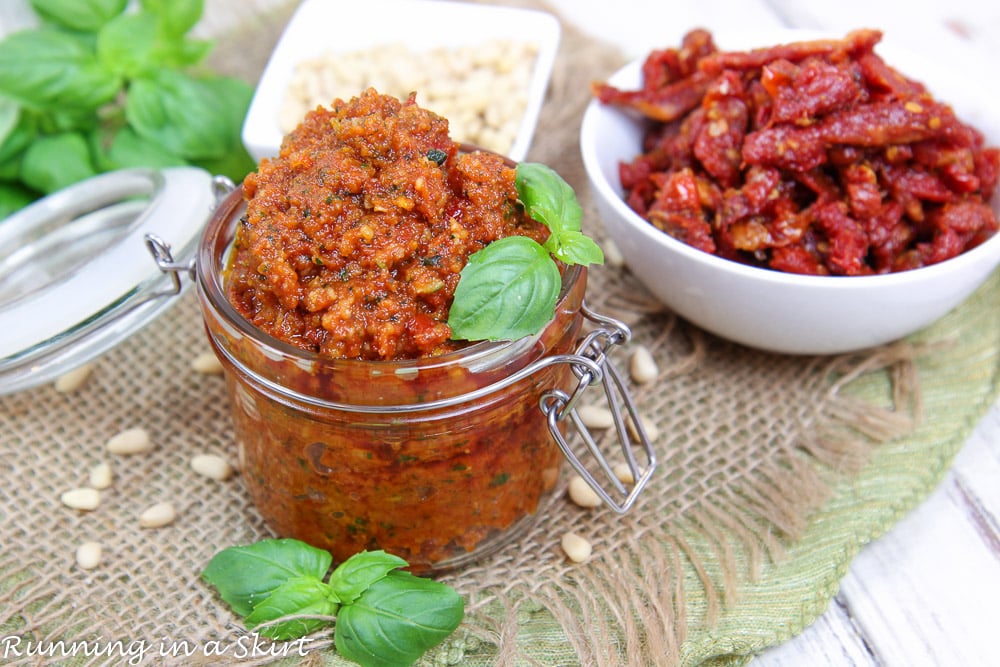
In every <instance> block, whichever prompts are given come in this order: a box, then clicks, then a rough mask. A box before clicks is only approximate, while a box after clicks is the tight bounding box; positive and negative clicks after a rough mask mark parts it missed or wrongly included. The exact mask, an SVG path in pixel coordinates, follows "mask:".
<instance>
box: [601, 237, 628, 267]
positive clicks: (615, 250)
mask: <svg viewBox="0 0 1000 667" xmlns="http://www.w3.org/2000/svg"><path fill="white" fill-rule="evenodd" d="M602 249H603V250H604V261H605V262H607V264H608V266H614V267H616V268H618V267H621V266H624V265H625V256H624V255H622V251H621V249H620V248H619V247H618V244H617V243H615V242H614V241H612V240H611V239H604V242H603V243H602Z"/></svg>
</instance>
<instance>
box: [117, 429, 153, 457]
mask: <svg viewBox="0 0 1000 667" xmlns="http://www.w3.org/2000/svg"><path fill="white" fill-rule="evenodd" d="M152 446H153V443H152V441H150V439H149V433H147V432H146V429H144V428H139V427H137V428H130V429H126V430H124V431H122V432H121V433H119V434H117V435H114V436H112V437H111V438H109V439H108V442H107V445H106V447H107V449H108V451H109V452H111V453H112V454H119V455H122V456H127V455H129V454H141V453H142V452H146V451H149V450H150V449H152Z"/></svg>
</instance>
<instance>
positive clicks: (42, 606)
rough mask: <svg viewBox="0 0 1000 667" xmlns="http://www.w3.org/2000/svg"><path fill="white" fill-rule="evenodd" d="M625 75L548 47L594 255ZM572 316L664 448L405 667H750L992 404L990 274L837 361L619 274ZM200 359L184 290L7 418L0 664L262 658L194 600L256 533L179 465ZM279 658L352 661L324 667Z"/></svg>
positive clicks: (476, 585) (0, 404)
mask: <svg viewBox="0 0 1000 667" xmlns="http://www.w3.org/2000/svg"><path fill="white" fill-rule="evenodd" d="M511 4H515V3H511ZM516 4H528V3H526V2H519V3H516ZM287 15H288V14H287V12H285V13H282V12H278V13H276V14H275V15H274V16H270V17H265V18H259V17H258V18H256V19H253V22H252V23H248V24H247V25H246V26H245V28H244V30H245V32H243V33H241V34H240V39H233V40H230V42H228V43H227V42H226V41H225V40H223V42H222V43H221V44H220V48H219V51H218V52H217V54H216V60H215V64H216V65H217V66H218V67H220V68H222V69H227V70H229V71H233V72H238V73H242V74H244V75H246V76H248V77H250V78H252V76H254V74H253V73H254V72H255V71H259V69H255V68H259V67H261V66H262V64H263V61H264V59H265V58H266V54H267V52H268V51H269V49H270V46H271V45H272V44H273V40H274V39H275V38H276V36H277V34H278V32H279V31H280V28H281V26H282V25H283V21H284V19H285V18H287ZM247 35H249V36H250V37H252V39H251V40H247V39H246V37H247ZM247 43H253V44H254V47H253V48H252V49H250V51H249V52H248V50H247V49H246V48H245V44H247ZM238 44H242V45H244V46H243V47H238ZM622 62H623V59H622V57H621V56H620V54H618V53H616V52H615V51H614V50H613V49H609V48H607V47H605V46H604V45H602V44H600V43H597V42H595V41H593V40H591V39H588V38H585V37H584V36H582V35H580V34H577V33H576V32H575V31H573V30H572V29H571V27H569V26H567V28H566V32H565V33H564V37H563V44H562V47H561V50H560V56H559V61H558V63H557V67H556V72H555V75H554V80H553V85H552V90H551V94H550V98H549V100H548V102H547V105H546V108H545V111H544V112H543V117H542V119H541V123H540V127H539V130H538V134H537V135H536V136H537V138H536V141H535V144H534V148H533V150H532V153H531V155H530V158H531V159H533V160H538V161H543V162H547V163H548V164H550V165H552V166H553V167H554V168H556V169H557V170H558V171H559V172H561V173H562V174H563V175H564V176H565V177H566V178H567V179H568V180H569V181H570V182H571V183H572V184H573V185H574V186H575V187H576V189H577V192H578V193H579V194H580V196H581V199H582V201H583V204H584V207H585V210H586V211H587V216H586V220H587V221H589V222H588V223H587V224H589V231H590V232H591V233H593V234H595V235H597V236H601V235H602V234H603V232H602V230H601V228H600V225H599V221H598V219H597V217H596V215H595V214H594V212H593V210H592V205H591V202H590V197H589V192H588V187H587V184H586V179H585V176H584V175H583V171H582V165H581V163H580V159H579V156H578V151H577V149H576V136H577V132H578V128H579V121H580V116H581V112H582V109H583V106H584V105H585V103H586V101H587V90H586V86H587V83H588V82H589V81H590V80H591V79H594V78H600V77H603V76H605V75H606V74H608V73H610V72H611V71H613V70H614V69H616V68H617V67H618V66H619V65H620V64H621V63H622ZM588 300H589V302H590V303H591V305H592V306H594V307H596V309H598V310H601V311H604V312H607V313H609V314H613V315H617V316H619V317H622V318H624V319H626V320H627V321H628V322H629V323H630V324H631V325H633V327H634V333H635V339H636V340H637V341H638V342H641V343H643V344H645V345H647V346H648V347H650V348H651V349H652V350H653V351H654V354H655V356H656V358H657V360H658V362H659V364H660V369H661V372H660V377H659V380H658V382H656V383H654V384H653V385H651V386H647V387H641V388H636V390H635V392H636V398H637V400H638V402H639V404H640V409H641V411H642V412H643V413H644V415H645V416H646V418H647V420H648V421H650V422H652V423H653V424H655V426H656V427H657V430H658V431H659V436H658V438H657V440H656V446H657V449H658V452H659V456H660V460H661V461H662V464H661V469H660V471H659V474H658V475H657V476H656V478H655V479H654V480H653V482H652V484H651V485H650V487H649V488H648V491H647V492H646V493H645V495H644V497H643V498H642V499H641V500H640V502H639V503H638V505H637V506H636V508H635V509H634V510H633V511H632V512H630V513H629V514H628V515H627V516H625V517H624V518H622V517H619V516H616V515H613V514H612V513H611V512H608V511H603V510H581V509H579V508H577V507H575V506H573V505H572V504H571V503H569V502H567V500H566V499H565V497H564V494H563V492H562V491H563V488H562V487H560V488H559V492H558V493H556V494H555V495H553V496H552V497H551V498H550V499H549V500H548V501H547V502H546V504H545V505H544V507H543V508H542V510H541V512H540V518H539V520H538V521H537V522H536V523H535V524H534V526H533V527H532V528H531V529H530V530H529V531H528V532H527V533H525V534H524V535H523V536H522V537H521V538H520V539H519V540H518V541H517V542H516V543H515V544H511V545H510V546H508V547H507V548H505V549H504V550H503V551H501V552H500V553H498V554H497V555H495V556H494V557H492V558H490V559H488V560H487V561H485V562H483V563H481V564H479V565H477V566H475V567H472V568H469V569H467V570H464V571H462V572H458V573H454V574H451V575H448V576H445V577H442V579H443V580H444V581H446V582H447V583H449V584H451V585H453V586H455V587H456V588H457V589H458V590H459V591H460V592H461V593H462V594H463V595H464V596H465V597H466V600H467V604H468V607H467V608H468V614H467V619H466V622H465V624H464V625H463V626H462V627H461V628H460V629H459V631H458V632H456V634H455V635H454V636H453V637H452V638H450V639H449V640H448V641H446V642H445V644H444V645H442V646H441V647H439V648H438V649H436V650H434V651H432V652H431V653H429V654H428V656H427V657H426V659H425V660H424V664H427V665H443V664H455V665H608V666H611V665H673V664H683V665H695V664H713V665H735V664H743V663H745V662H746V661H747V660H748V659H749V656H752V655H753V654H754V653H755V652H757V651H759V650H761V649H762V648H764V647H766V646H768V645H770V644H773V643H776V642H780V641H783V640H785V639H787V638H789V637H790V636H792V635H793V634H795V633H796V632H798V631H800V630H801V629H802V628H803V627H804V626H805V625H806V624H808V623H809V622H811V621H812V620H813V619H814V618H815V617H816V616H817V615H818V614H820V613H821V612H822V611H823V609H824V608H825V607H826V605H827V604H828V602H829V600H830V598H831V597H832V595H833V594H834V593H835V591H836V588H837V582H838V581H839V579H840V577H841V576H843V573H844V572H845V571H846V569H847V567H848V565H849V563H850V560H851V559H852V557H853V556H854V554H856V552H857V550H858V549H859V548H860V547H861V545H863V544H864V543H866V542H867V541H869V540H871V539H873V538H875V537H877V536H878V535H880V534H881V533H883V532H884V531H885V530H887V529H888V528H889V527H890V526H891V525H892V523H893V522H894V521H895V520H896V519H897V518H898V517H899V516H900V515H901V514H902V513H903V512H905V511H906V510H908V509H909V508H911V507H912V506H914V505H915V504H916V503H917V502H918V501H919V500H920V499H922V498H923V497H925V496H926V495H927V494H928V493H929V491H930V490H931V489H932V488H933V487H934V486H935V485H936V484H937V482H938V481H939V480H940V478H941V477H942V475H943V474H944V471H945V470H946V469H947V466H948V465H949V462H950V460H951V458H952V456H953V455H954V453H955V452H956V451H957V449H958V448H959V447H960V446H961V444H962V443H963V441H964V439H965V437H966V436H967V435H968V433H969V432H970V430H971V428H972V427H973V425H974V424H975V423H976V421H977V420H978V419H979V418H980V417H981V416H982V414H983V413H984V411H985V410H986V409H987V407H988V406H989V405H990V403H991V402H992V401H993V400H995V398H996V397H997V395H998V376H1000V275H994V276H993V279H992V280H991V281H990V282H989V284H988V285H986V286H985V287H984V288H983V289H981V290H980V291H979V292H978V293H977V294H976V295H975V296H974V297H973V298H972V299H971V300H970V301H969V302H968V303H966V304H965V305H964V306H963V307H961V308H960V309H959V310H958V311H956V312H954V313H952V314H951V315H949V316H948V317H946V318H945V319H944V320H943V321H941V322H939V323H938V324H936V325H935V326H933V327H932V328H930V329H928V330H927V331H925V332H922V333H921V334H920V335H918V336H915V337H914V338H913V339H911V340H909V341H904V342H902V343H899V344H896V345H892V346H887V347H885V348H880V349H877V350H873V351H871V352H870V353H867V354H860V355H845V356H840V357H806V358H798V357H782V356H777V355H770V354H763V353H759V352H755V351H752V350H749V349H746V348H743V347H740V346H736V345H733V344H729V343H726V342H724V341H721V340H718V339H716V338H714V337H712V336H709V335H707V334H704V333H702V332H700V331H698V330H697V329H695V328H693V327H691V326H689V325H687V324H685V323H684V322H682V321H680V320H678V319H677V318H675V317H673V316H672V315H671V314H670V313H667V312H663V311H662V309H660V308H659V307H658V306H657V305H656V304H655V302H653V301H652V300H651V299H649V298H648V297H646V296H645V293H644V292H643V290H642V288H641V287H639V285H638V283H637V282H635V281H634V279H633V278H632V277H631V276H630V275H629V273H628V272H627V270H621V269H616V268H612V267H604V268H601V269H598V270H595V271H593V272H592V274H591V282H590V288H589V291H588ZM207 349H208V347H207V343H206V341H205V338H204V334H203V332H202V329H201V324H200V320H199V316H198V312H197V304H196V301H195V298H194V295H193V294H188V295H186V296H185V297H183V298H182V299H181V300H180V303H179V304H178V305H177V306H176V308H175V309H173V310H171V311H170V312H169V313H168V314H167V315H166V316H165V317H163V318H161V320H160V321H159V322H157V323H155V324H153V325H151V326H149V327H147V328H146V329H145V330H144V331H142V332H141V333H140V334H138V335H136V336H134V337H133V338H132V339H130V340H128V341H126V342H125V343H124V344H122V345H121V346H120V347H118V348H117V349H116V350H114V351H112V352H111V353H109V354H107V355H106V356H105V357H104V358H103V359H101V360H100V362H99V363H98V365H97V367H96V370H95V372H94V374H93V375H92V377H91V378H90V380H89V382H88V383H87V385H86V386H85V387H84V388H82V389H81V390H79V391H78V392H76V393H73V394H68V395H66V394H59V393H56V392H55V391H54V390H53V389H52V388H51V387H42V388H39V389H36V390H32V391H28V392H24V393H21V394H18V395H14V396H9V397H6V398H2V399H0V459H2V461H3V464H2V480H0V662H2V663H3V664H14V665H18V664H48V663H53V664H55V663H58V664H129V663H130V662H132V660H133V658H134V657H135V656H136V655H137V654H138V653H139V650H140V648H141V647H144V648H143V651H144V655H143V657H144V661H143V664H183V665H190V664H250V663H252V662H258V663H260V662H269V661H272V660H273V659H272V658H269V657H264V656H259V655H258V656H256V657H255V659H253V660H250V659H249V658H247V659H243V658H241V656H240V655H239V654H238V647H239V646H240V644H238V640H239V637H240V634H239V633H240V626H239V624H238V621H237V620H236V619H235V618H234V617H233V615H232V614H231V613H230V612H229V611H228V609H227V608H226V606H225V605H224V604H222V603H220V601H219V600H218V599H217V598H216V597H215V596H214V595H213V592H212V591H211V590H210V589H209V588H208V587H206V586H205V585H204V584H203V583H202V582H201V581H200V580H199V573H200V571H201V569H202V568H203V567H204V565H205V564H206V563H207V562H208V560H209V559H210V558H211V556H212V555H213V554H214V553H216V552H217V551H218V550H220V549H222V548H224V547H226V546H230V545H234V544H245V543H249V542H253V541H256V540H258V539H261V538H263V537H267V536H269V535H270V533H269V532H268V529H267V528H266V526H265V525H264V524H263V523H262V521H261V520H260V518H259V517H258V515H257V514H256V512H255V510H254V508H253V507H252V506H251V504H250V502H249V499H248V497H247V496H246V495H245V493H244V492H243V489H242V486H241V483H240V480H239V478H238V477H237V478H234V479H232V480H229V481H227V482H221V483H220V482H215V481H211V480H206V479H205V478H202V477H199V476H197V475H195V474H194V473H193V472H192V471H191V469H190V467H189V465H188V462H189V460H190V459H191V457H192V456H193V455H195V454H197V453H201V452H214V453H219V454H223V455H227V456H228V457H229V458H230V459H234V458H235V457H234V456H233V452H234V445H233V442H232V436H231V431H230V421H229V416H228V412H227V410H228V408H227V405H226V397H225V395H224V391H223V383H222V380H221V379H220V378H218V377H211V376H203V375H199V374H197V373H195V372H194V371H193V370H191V367H190V362H191V360H192V358H193V357H194V355H195V354H197V353H198V352H200V351H205V350H207ZM131 426H144V427H145V428H147V429H148V430H149V431H150V433H151V434H152V436H153V439H154V441H155V449H154V450H153V451H152V452H151V453H150V454H147V455H143V456H140V457H132V458H128V459H116V460H114V461H113V464H114V466H115V474H116V480H115V483H114V485H113V487H112V488H111V489H110V490H109V491H108V492H106V494H105V499H104V501H103V502H102V504H101V505H100V507H99V508H98V509H97V510H96V511H94V512H91V513H79V512H76V511H73V510H69V509H67V508H66V507H64V506H62V505H61V504H60V502H59V496H60V494H61V493H62V492H63V491H65V490H67V489H69V488H73V487H76V486H80V485H83V484H85V483H86V476H87V471H88V470H89V468H90V467H91V466H92V465H94V464H96V463H98V462H100V461H102V460H107V457H108V455H107V454H105V453H104V451H103V443H104V441H105V440H106V439H107V438H108V437H109V436H110V435H113V434H114V433H116V432H118V431H120V430H121V429H124V428H127V427H131ZM563 484H565V482H563ZM162 500H172V501H173V502H174V503H175V504H176V505H177V508H178V510H179V518H178V520H177V521H176V522H175V523H174V524H173V525H171V526H169V527H167V528H164V529H159V530H144V529H140V528H139V527H138V523H137V516H138V513H139V512H140V511H141V510H142V509H144V508H146V507H148V506H150V505H152V504H154V503H156V502H159V501H162ZM569 529H572V530H574V531H576V532H578V533H580V534H582V535H584V536H586V537H587V538H588V539H589V540H591V541H592V542H593V544H594V556H593V557H592V559H591V560H590V561H588V562H586V563H584V564H580V565H576V564H571V563H569V562H568V561H566V560H565V559H564V557H563V555H562V553H561V551H560V548H559V539H560V536H561V535H562V534H563V533H564V532H566V531H567V530H569ZM87 540H98V541H100V542H102V543H103V544H104V551H105V555H104V560H103V562H102V563H101V564H100V566H99V567H98V568H96V569H94V570H90V571H85V570H81V569H80V568H79V567H78V566H77V565H76V564H75V561H74V551H75V549H76V547H77V545H79V544H80V543H81V542H84V541H87ZM14 638H19V639H20V640H21V641H22V643H21V644H20V646H21V647H22V649H23V648H25V647H27V645H28V642H31V641H47V642H56V641H59V640H62V641H63V642H64V644H65V645H71V643H72V642H74V641H91V642H103V643H104V644H107V643H108V642H121V647H120V648H119V650H118V651H117V652H116V653H114V655H115V656H116V657H114V658H112V659H110V660H108V659H106V658H103V657H94V656H91V657H86V656H84V655H82V654H78V655H76V656H75V657H74V658H70V659H65V658H59V659H51V660H49V659H46V658H44V657H32V656H27V655H21V656H20V657H19V656H17V655H16V652H12V651H11V650H9V649H10V648H11V647H12V646H13V644H12V642H13V641H14ZM317 639H318V641H317V642H315V643H314V644H313V646H321V645H323V644H324V643H329V636H325V635H320V636H318V637H317ZM139 642H143V643H142V644H140V643H139ZM213 642H215V643H213ZM243 646H244V647H248V646H250V644H244V645H243ZM5 647H7V649H8V650H6V652H5ZM122 649H124V650H125V651H129V650H131V651H132V653H131V654H128V655H127V656H126V657H121V654H122ZM225 649H228V654H227V656H226V657H218V656H207V655H206V654H207V653H212V652H216V653H218V652H221V651H222V650H225ZM187 651H191V655H187V656H185V652H187ZM161 652H166V653H171V652H173V653H175V654H176V657H171V656H169V655H168V656H162V655H160V653H161ZM130 656H131V657H130ZM284 660H285V661H287V662H290V663H291V662H293V663H296V664H298V663H304V664H331V665H339V664H345V662H344V661H343V660H341V659H340V658H339V657H337V656H336V654H335V653H334V652H333V651H332V650H321V651H316V652H313V653H311V654H310V655H309V656H308V657H306V658H304V659H302V658H298V657H296V658H285V659H284Z"/></svg>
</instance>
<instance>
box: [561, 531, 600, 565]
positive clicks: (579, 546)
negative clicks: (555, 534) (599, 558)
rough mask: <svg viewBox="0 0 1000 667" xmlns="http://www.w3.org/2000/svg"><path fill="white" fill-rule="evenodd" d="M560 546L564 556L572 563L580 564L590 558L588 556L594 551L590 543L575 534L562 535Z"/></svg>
mask: <svg viewBox="0 0 1000 667" xmlns="http://www.w3.org/2000/svg"><path fill="white" fill-rule="evenodd" d="M561 544H562V550H563V551H564V552H565V553H566V556H567V557H569V559H570V560H571V561H573V562H574V563H582V562H583V561H585V560H587V559H588V558H590V555H591V554H592V553H593V551H594V547H593V546H591V544H590V542H588V541H587V540H586V539H585V538H583V537H580V536H579V535H577V534H576V533H566V534H565V535H563V536H562V542H561Z"/></svg>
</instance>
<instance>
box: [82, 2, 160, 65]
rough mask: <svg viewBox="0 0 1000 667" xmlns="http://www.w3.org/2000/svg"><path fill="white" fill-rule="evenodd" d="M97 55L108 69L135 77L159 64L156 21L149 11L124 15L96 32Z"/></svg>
mask: <svg viewBox="0 0 1000 667" xmlns="http://www.w3.org/2000/svg"><path fill="white" fill-rule="evenodd" d="M97 57H98V58H100V60H101V62H102V63H104V66H105V67H107V68H108V69H109V70H111V71H113V72H115V73H116V74H120V75H122V76H124V77H128V78H135V77H137V76H140V75H142V74H144V73H146V72H149V71H150V70H151V69H153V68H154V67H156V66H157V65H159V63H160V60H159V59H158V58H157V21H156V17H155V16H154V15H152V14H150V13H148V12H139V13H136V14H122V15H121V16H118V17H116V18H115V19H114V20H112V21H110V22H108V23H107V25H105V26H104V27H103V28H101V31H100V32H99V33H98V34H97Z"/></svg>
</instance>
